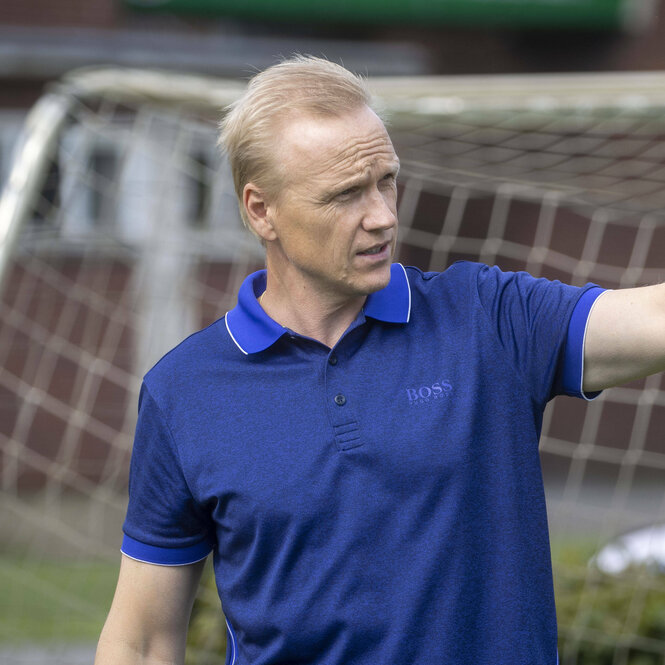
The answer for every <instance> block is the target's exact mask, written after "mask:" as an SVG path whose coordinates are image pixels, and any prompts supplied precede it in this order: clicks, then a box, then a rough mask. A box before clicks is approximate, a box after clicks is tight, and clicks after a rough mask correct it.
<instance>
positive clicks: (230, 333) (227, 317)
mask: <svg viewBox="0 0 665 665" xmlns="http://www.w3.org/2000/svg"><path fill="white" fill-rule="evenodd" d="M228 314H229V313H228V312H227V313H226V314H225V315H224V325H225V326H226V329H227V330H228V332H229V336H230V337H231V339H232V340H233V341H234V343H235V345H236V346H237V347H238V348H239V349H240V350H241V351H242V352H243V353H244V354H245V355H246V356H248V355H249V353H247V351H245V349H243V348H242V346H240V344H238V340H237V339H236V338H235V337H234V336H233V333H232V332H231V328H229V316H228Z"/></svg>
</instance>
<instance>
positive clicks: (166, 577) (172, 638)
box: [95, 555, 204, 665]
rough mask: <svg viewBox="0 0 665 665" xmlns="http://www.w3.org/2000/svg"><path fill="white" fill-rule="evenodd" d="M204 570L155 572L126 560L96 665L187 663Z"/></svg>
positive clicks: (185, 568)
mask: <svg viewBox="0 0 665 665" xmlns="http://www.w3.org/2000/svg"><path fill="white" fill-rule="evenodd" d="M203 565H204V562H203V561H200V562H198V563H195V564H191V565H187V566H156V565H152V564H148V563H142V562H140V561H134V560H133V559H130V558H129V557H126V556H124V555H123V557H122V563H121V565H120V575H119V577H118V586H117V588H116V592H115V596H114V598H113V604H112V605H111V610H110V612H109V615H108V618H107V619H106V623H105V625H104V629H103V630H102V634H101V636H100V638H99V644H98V646H97V655H96V658H95V665H130V663H131V664H132V665H136V664H138V663H142V664H146V665H148V664H149V665H166V664H168V665H176V664H181V663H183V662H184V658H185V643H186V638H187V626H188V624H189V616H190V614H191V611H192V604H193V602H194V596H195V594H196V589H197V588H198V584H199V580H200V579H201V572H202V570H203Z"/></svg>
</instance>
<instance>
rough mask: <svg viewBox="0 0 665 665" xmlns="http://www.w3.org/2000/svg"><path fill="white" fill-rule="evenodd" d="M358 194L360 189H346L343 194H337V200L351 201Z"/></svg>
mask: <svg viewBox="0 0 665 665" xmlns="http://www.w3.org/2000/svg"><path fill="white" fill-rule="evenodd" d="M357 192H358V187H349V188H348V189H345V190H343V191H341V192H337V194H335V198H336V199H337V200H340V201H344V200H345V199H350V198H351V197H352V196H353V195H354V194H356V193H357Z"/></svg>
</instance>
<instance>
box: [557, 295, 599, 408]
mask: <svg viewBox="0 0 665 665" xmlns="http://www.w3.org/2000/svg"><path fill="white" fill-rule="evenodd" d="M603 293H605V289H601V288H600V287H599V286H594V287H592V288H590V289H589V290H588V291H585V292H584V294H582V297H581V298H580V299H579V300H578V301H577V304H576V305H575V309H574V310H573V314H572V316H571V317H570V322H569V324H568V336H567V338H566V350H565V354H564V363H563V380H562V386H563V388H562V391H561V392H562V393H563V394H564V395H570V396H572V397H582V398H583V399H585V400H588V401H591V400H593V399H595V398H596V397H598V395H600V392H594V393H585V392H584V390H582V384H583V381H584V339H585V337H586V328H587V323H588V321H589V314H591V310H592V309H593V305H594V303H595V302H596V300H597V299H598V296H600V295H602V294H603Z"/></svg>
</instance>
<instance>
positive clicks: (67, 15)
mask: <svg viewBox="0 0 665 665" xmlns="http://www.w3.org/2000/svg"><path fill="white" fill-rule="evenodd" d="M120 13H121V9H120V3H119V2H118V1H116V0H56V1H54V0H2V2H0V25H2V24H5V25H34V26H40V27H60V26H63V27H64V26H85V27H88V28H93V27H94V28H110V27H113V26H114V25H116V23H117V19H118V16H119V14H120Z"/></svg>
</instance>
